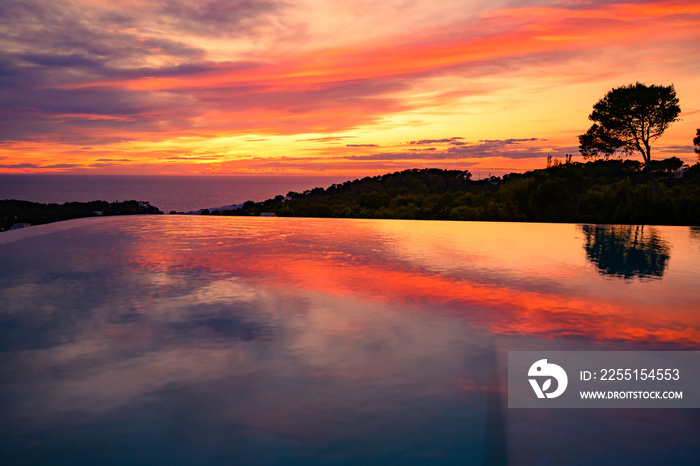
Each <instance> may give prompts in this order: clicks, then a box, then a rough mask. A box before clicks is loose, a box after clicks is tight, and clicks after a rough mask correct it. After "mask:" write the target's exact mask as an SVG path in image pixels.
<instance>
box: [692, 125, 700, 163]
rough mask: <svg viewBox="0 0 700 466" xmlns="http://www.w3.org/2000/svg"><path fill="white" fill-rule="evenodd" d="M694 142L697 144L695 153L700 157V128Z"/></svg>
mask: <svg viewBox="0 0 700 466" xmlns="http://www.w3.org/2000/svg"><path fill="white" fill-rule="evenodd" d="M693 144H695V153H696V154H698V157H700V128H699V129H698V132H697V134H696V135H695V139H693Z"/></svg>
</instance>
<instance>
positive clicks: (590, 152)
mask: <svg viewBox="0 0 700 466" xmlns="http://www.w3.org/2000/svg"><path fill="white" fill-rule="evenodd" d="M680 113H681V109H680V107H679V106H678V97H677V96H676V90H675V89H674V87H673V85H670V86H656V85H651V86H646V85H645V84H641V83H637V84H630V85H628V86H621V87H618V88H615V89H612V90H611V91H609V92H608V93H607V94H606V95H605V97H603V98H602V99H600V100H599V101H598V103H596V104H595V105H594V106H593V112H592V113H591V114H590V115H589V116H588V118H589V119H590V120H591V121H593V122H594V124H593V125H592V126H591V127H590V128H589V129H588V131H587V132H586V133H585V134H582V135H580V136H579V143H580V146H579V150H580V151H581V154H582V155H583V156H584V157H604V158H608V157H610V156H611V155H613V154H615V153H616V152H620V153H622V154H624V155H632V154H634V153H635V152H639V153H641V154H642V158H643V159H644V163H645V165H646V167H647V170H648V173H649V176H650V178H651V182H652V186H653V188H654V192H656V181H655V179H654V175H653V172H652V169H651V143H652V142H653V141H654V140H655V139H657V138H658V137H659V136H661V135H662V134H663V132H664V131H666V129H667V128H668V127H669V125H670V124H671V123H673V122H674V121H678V115H680Z"/></svg>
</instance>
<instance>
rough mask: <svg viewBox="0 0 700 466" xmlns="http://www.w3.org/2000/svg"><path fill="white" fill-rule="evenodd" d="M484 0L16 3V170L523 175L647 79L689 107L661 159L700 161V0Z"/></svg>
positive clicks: (8, 34) (8, 59)
mask: <svg viewBox="0 0 700 466" xmlns="http://www.w3.org/2000/svg"><path fill="white" fill-rule="evenodd" d="M484 5H486V4H481V2H478V3H476V2H472V3H470V4H468V5H464V2H457V1H452V0H450V1H445V2H439V4H435V3H434V2H428V1H423V0H420V1H416V2H413V3H412V4H411V5H410V6H406V5H404V4H403V3H402V2H399V1H398V0H395V1H394V0H389V1H383V2H375V1H372V0H366V1H361V2H354V3H353V5H352V6H350V5H347V6H346V5H342V4H339V3H336V2H324V1H321V0H297V1H292V2H278V1H277V0H269V1H265V2H249V1H245V0H236V1H228V2H224V1H219V0H212V1H207V2H197V1H194V0H169V1H167V2H149V1H146V0H113V1H110V2H103V1H99V0H97V1H96V0H73V1H68V0H62V1H59V2H54V3H52V4H50V5H47V4H44V2H40V1H38V0H19V1H17V2H12V3H8V4H6V5H3V6H1V7H0V11H1V12H2V15H0V18H3V19H0V21H1V22H3V23H4V24H3V28H2V30H3V31H4V32H2V33H0V41H2V44H3V48H2V49H3V52H2V54H3V57H2V65H1V66H2V68H3V73H2V75H3V79H2V85H1V86H2V87H1V88H0V89H2V91H1V93H0V98H2V102H3V105H2V106H0V109H1V110H0V112H1V113H0V115H1V116H0V118H2V120H3V124H2V127H1V128H0V173H58V172H60V173H94V174H199V173H210V174H211V173H213V174H329V175H346V174H347V175H348V176H349V177H350V176H364V175H377V174H382V173H387V172H393V171H396V170H401V169H406V168H424V167H435V168H450V169H455V168H457V169H466V170H469V171H471V172H472V174H473V175H474V177H475V178H476V177H477V176H482V175H484V176H485V175H488V174H489V173H492V174H496V175H498V174H504V173H510V172H519V171H525V170H530V169H535V168H542V167H543V166H544V163H545V162H544V161H545V158H546V156H547V155H549V154H551V155H552V156H554V157H559V158H563V157H564V155H565V154H573V155H574V160H577V159H578V160H580V156H579V153H578V147H577V146H578V139H577V136H578V135H579V134H582V133H584V132H585V131H586V129H587V128H588V126H590V122H589V121H588V119H587V117H588V114H589V113H590V111H591V109H592V106H593V104H594V103H595V102H597V101H598V99H600V98H601V97H603V95H604V94H605V93H606V92H607V91H609V90H610V89H612V88H614V87H618V86H621V85H625V84H630V83H634V82H643V83H646V84H662V85H670V84H673V85H674V86H675V89H676V92H677V94H678V97H679V99H680V106H681V109H682V113H681V118H682V121H679V122H676V123H675V124H673V125H672V126H671V127H670V128H669V129H668V130H667V132H666V133H665V134H664V135H663V136H662V137H661V138H660V139H659V140H658V141H657V142H656V143H655V145H654V147H653V151H652V156H653V157H654V158H662V157H670V156H677V157H679V158H681V159H683V160H684V161H686V162H688V163H694V162H695V161H696V160H697V157H696V155H695V154H694V152H693V146H692V139H693V137H694V135H695V131H696V129H697V128H699V127H700V93H698V92H697V91H696V87H697V86H696V83H697V76H698V74H699V72H700V47H698V45H699V44H700V32H698V31H700V27H699V26H700V6H699V5H698V4H697V3H695V2H691V1H688V0H679V1H644V2H616V3H609V2H602V1H568V0H563V1H554V2H551V1H545V2H538V1H534V0H523V1H520V2H518V4H517V5H515V6H514V5H512V4H510V2H503V1H497V2H489V3H488V4H487V5H488V6H484Z"/></svg>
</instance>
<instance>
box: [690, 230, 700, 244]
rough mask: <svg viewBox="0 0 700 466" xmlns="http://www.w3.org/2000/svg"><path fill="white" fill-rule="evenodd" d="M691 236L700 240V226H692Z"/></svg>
mask: <svg viewBox="0 0 700 466" xmlns="http://www.w3.org/2000/svg"><path fill="white" fill-rule="evenodd" d="M690 238H691V239H694V240H697V241H700V227H690Z"/></svg>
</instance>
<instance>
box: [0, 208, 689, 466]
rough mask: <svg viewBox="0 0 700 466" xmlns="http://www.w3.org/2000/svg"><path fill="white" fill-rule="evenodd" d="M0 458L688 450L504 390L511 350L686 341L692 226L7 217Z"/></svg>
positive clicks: (523, 458) (407, 456)
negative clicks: (19, 224)
mask: <svg viewBox="0 0 700 466" xmlns="http://www.w3.org/2000/svg"><path fill="white" fill-rule="evenodd" d="M0 259H1V260H0V301H1V302H2V305H1V306H0V458H2V460H1V461H0V462H2V464H52V465H53V464H71V465H74V464H100V465H109V464H226V465H229V464H243V465H245V464H402V465H403V464H477V465H481V464H487V465H506V464H511V465H531V464H532V465H560V464H571V465H579V464H580V465H588V464H609V465H619V464H635V465H652V464H680V465H691V464H692V465H696V464H697V461H698V458H699V457H700V412H699V410H693V409H676V410H673V409H667V410H666V409H626V410H625V409H606V410H602V409H578V410H574V409H552V410H544V409H509V408H507V401H506V396H507V394H506V392H505V386H506V379H505V375H506V369H507V367H506V360H507V352H508V351H514V350H594V351H595V350H700V310H699V309H700V293H699V292H698V289H700V231H698V230H694V229H691V228H688V227H644V228H642V227H603V226H600V227H596V226H588V225H552V224H509V223H476V222H419V221H400V220H387V221H382V220H337V219H283V218H212V217H181V216H177V217H175V216H170V217H168V216H166V217H116V218H92V219H81V220H75V221H70V222H61V223H57V224H53V225H45V226H38V227H31V228H28V229H26V230H24V231H12V232H5V233H2V234H0Z"/></svg>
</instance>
